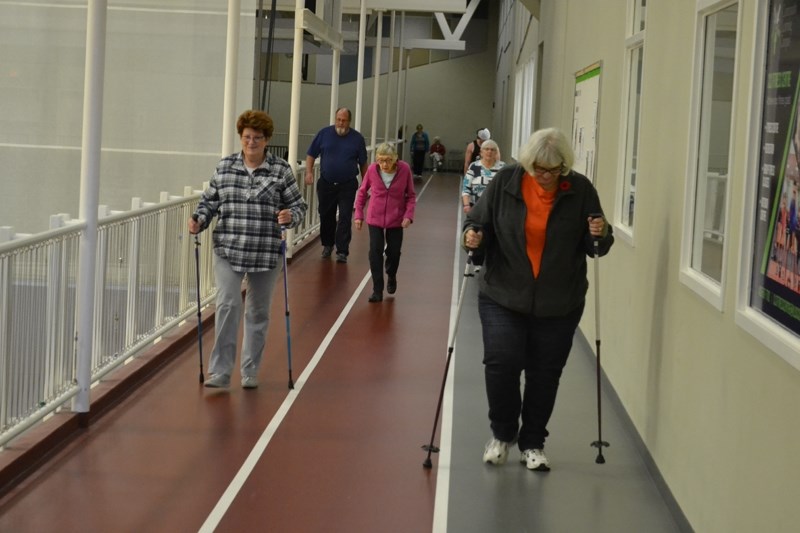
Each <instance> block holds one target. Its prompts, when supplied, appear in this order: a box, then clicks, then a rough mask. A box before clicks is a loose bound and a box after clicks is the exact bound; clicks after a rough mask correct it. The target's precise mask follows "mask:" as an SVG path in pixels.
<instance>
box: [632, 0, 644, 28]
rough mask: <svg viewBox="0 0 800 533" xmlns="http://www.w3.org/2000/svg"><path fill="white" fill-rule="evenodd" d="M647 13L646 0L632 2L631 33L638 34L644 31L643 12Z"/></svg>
mask: <svg viewBox="0 0 800 533" xmlns="http://www.w3.org/2000/svg"><path fill="white" fill-rule="evenodd" d="M646 11H647V0H634V4H633V31H632V32H631V33H639V32H640V31H644V19H645V12H646Z"/></svg>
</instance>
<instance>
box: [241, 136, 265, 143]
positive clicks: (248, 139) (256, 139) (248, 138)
mask: <svg viewBox="0 0 800 533" xmlns="http://www.w3.org/2000/svg"><path fill="white" fill-rule="evenodd" d="M265 138H266V137H264V136H263V135H256V136H255V137H251V136H250V135H243V136H242V141H244V142H246V143H247V144H250V143H251V142H254V143H260V142H261V141H263V140H264V139H265Z"/></svg>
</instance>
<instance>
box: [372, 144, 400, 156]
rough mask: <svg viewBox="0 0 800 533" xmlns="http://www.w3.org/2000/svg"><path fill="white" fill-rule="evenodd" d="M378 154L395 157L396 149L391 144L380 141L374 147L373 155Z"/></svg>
mask: <svg viewBox="0 0 800 533" xmlns="http://www.w3.org/2000/svg"><path fill="white" fill-rule="evenodd" d="M379 155H388V156H391V157H393V158H395V159H397V150H396V149H395V147H394V145H393V144H390V143H381V144H379V145H378V147H377V148H376V149H375V157H378V156H379Z"/></svg>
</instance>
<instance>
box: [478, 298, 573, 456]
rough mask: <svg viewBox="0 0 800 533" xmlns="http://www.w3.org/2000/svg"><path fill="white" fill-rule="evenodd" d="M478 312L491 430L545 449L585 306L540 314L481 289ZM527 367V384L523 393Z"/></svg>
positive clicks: (522, 445)
mask: <svg viewBox="0 0 800 533" xmlns="http://www.w3.org/2000/svg"><path fill="white" fill-rule="evenodd" d="M478 312H479V313H480V317H481V326H482V329H483V350H484V355H483V364H484V375H485V379H486V395H487V397H488V399H489V422H490V426H491V428H492V434H493V435H494V437H495V438H497V439H499V440H502V441H506V442H510V441H512V440H514V438H515V437H517V436H519V449H520V450H523V451H524V450H528V449H530V448H544V441H545V438H546V437H547V435H548V434H549V433H548V432H547V423H548V421H549V420H550V415H551V414H552V413H553V407H554V405H555V402H556V393H557V392H558V385H559V381H560V379H561V372H562V371H563V370H564V365H566V364H567V357H568V356H569V351H570V349H571V348H572V338H573V336H574V335H575V330H576V329H577V327H578V323H579V322H580V319H581V315H582V314H583V305H581V306H580V307H579V308H577V309H575V310H574V311H571V312H570V313H569V314H568V315H566V316H563V317H554V318H537V317H534V316H533V315H526V314H522V313H518V312H516V311H512V310H510V309H508V308H506V307H503V306H502V305H499V304H498V303H497V302H495V301H494V300H492V299H491V298H489V297H487V296H484V295H483V294H480V295H479V296H478ZM522 372H525V389H524V392H523V394H522V397H520V374H521V373H522ZM520 415H521V417H522V427H521V428H519V419H520ZM518 428H519V433H517V430H518Z"/></svg>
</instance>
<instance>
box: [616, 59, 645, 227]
mask: <svg viewBox="0 0 800 533" xmlns="http://www.w3.org/2000/svg"><path fill="white" fill-rule="evenodd" d="M629 80H630V81H629V84H630V90H629V93H628V124H627V129H626V131H627V137H626V142H625V176H626V179H625V185H624V187H623V191H622V195H623V196H622V213H621V219H622V223H623V224H625V225H626V226H633V211H634V198H635V196H636V167H637V161H636V159H637V154H638V153H639V111H640V102H641V97H642V47H641V46H640V47H638V48H636V49H634V50H631V63H630V77H629Z"/></svg>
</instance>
